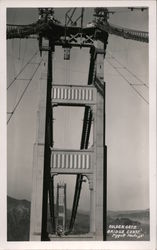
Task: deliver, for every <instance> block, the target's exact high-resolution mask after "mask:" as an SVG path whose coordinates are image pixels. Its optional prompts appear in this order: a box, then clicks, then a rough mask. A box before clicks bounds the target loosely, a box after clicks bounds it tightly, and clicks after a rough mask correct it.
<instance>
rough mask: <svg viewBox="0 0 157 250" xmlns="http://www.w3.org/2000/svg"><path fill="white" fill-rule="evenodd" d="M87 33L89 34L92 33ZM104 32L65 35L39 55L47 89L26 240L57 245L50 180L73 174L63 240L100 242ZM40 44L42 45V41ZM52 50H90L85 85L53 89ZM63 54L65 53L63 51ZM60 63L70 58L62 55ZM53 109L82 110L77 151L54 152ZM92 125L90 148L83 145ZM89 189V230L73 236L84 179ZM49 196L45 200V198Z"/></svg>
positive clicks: (103, 175)
mask: <svg viewBox="0 0 157 250" xmlns="http://www.w3.org/2000/svg"><path fill="white" fill-rule="evenodd" d="M91 31H92V32H91ZM107 39H108V33H106V32H100V31H99V30H98V29H95V28H93V29H92V30H91V29H87V32H83V31H82V30H81V31H80V29H78V31H77V32H75V33H73V31H72V30H71V31H70V30H68V29H67V31H66V37H64V39H63V40H62V39H61V37H59V40H57V41H54V40H53V38H52V37H51V36H50V37H49V38H48V41H49V45H48V46H47V47H45V46H43V44H42V42H43V41H42V38H41V40H40V50H41V52H42V51H43V50H44V51H45V50H46V51H48V72H47V86H45V85H43V84H42V86H41V101H40V104H39V111H38V116H39V119H38V133H37V141H36V143H35V146H34V166H33V191H32V192H33V193H32V203H31V223H30V224H31V226H30V240H42V241H43V240H44V241H45V240H57V236H56V225H55V224H56V221H55V211H54V177H55V176H56V175H58V174H75V175H77V182H76V187H75V195H74V202H73V208H72V216H71V220H70V225H69V230H68V231H67V235H66V236H64V237H62V239H63V240H67V239H68V240H70V239H72V240H83V239H84V240H104V239H105V230H106V147H105V83H104V56H105V50H106V45H107ZM41 41H42V42H41ZM55 46H62V47H63V48H64V50H66V49H67V52H70V49H72V48H73V47H80V48H83V47H89V51H90V65H89V76H88V82H87V83H86V85H80V84H79V82H78V84H77V85H70V84H69V85H54V83H53V72H52V57H53V53H55ZM65 52H66V51H65ZM65 59H69V58H68V56H67V55H65ZM58 106H73V107H84V110H85V111H84V121H83V128H82V138H81V146H80V150H74V149H71V150H64V149H63V150H58V149H55V148H54V147H53V110H54V108H56V109H57V107H58ZM92 122H93V138H94V139H93V146H92V147H91V148H88V141H89V136H90V132H91V124H92ZM84 176H86V177H87V179H88V182H89V190H90V231H89V233H88V234H86V235H77V236H76V237H74V235H72V228H73V225H74V222H75V217H76V213H77V207H78V202H79V197H80V192H81V185H82V180H83V177H84ZM48 194H49V195H48ZM48 196H49V197H50V215H51V221H52V225H53V233H54V234H52V235H50V233H49V232H48V231H47V209H48V208H47V206H48Z"/></svg>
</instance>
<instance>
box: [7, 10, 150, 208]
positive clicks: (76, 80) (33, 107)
mask: <svg viewBox="0 0 157 250" xmlns="http://www.w3.org/2000/svg"><path fill="white" fill-rule="evenodd" d="M114 10H116V11H117V12H116V13H115V14H114V15H111V17H110V20H109V21H110V22H111V23H112V24H116V25H121V26H124V27H128V28H133V29H137V30H144V31H147V30H148V12H147V11H143V12H142V11H133V12H132V11H128V9H127V8H116V9H115V8H114ZM55 13H56V18H58V19H59V20H62V19H63V13H65V10H63V9H56V11H55ZM92 13H93V10H91V9H88V10H86V11H85V17H86V18H85V21H84V25H86V24H87V22H89V21H91V20H92ZM37 19H38V11H37V9H9V11H8V15H7V22H8V23H15V24H25V23H26V24H27V23H31V22H34V21H36V20H37ZM7 49H8V50H7V67H8V85H9V83H10V82H11V81H12V79H14V77H15V76H16V75H17V73H18V72H19V71H20V69H21V68H22V67H23V65H25V63H26V62H27V61H28V60H29V58H30V57H31V56H32V55H33V53H35V51H37V50H38V42H37V41H36V40H35V39H33V40H30V39H23V40H19V39H13V40H8V41H7ZM63 54H64V51H63V49H62V48H56V50H55V53H54V56H53V71H54V73H53V74H54V82H55V83H58V84H62V83H65V84H66V83H67V84H68V83H70V84H86V83H87V79H88V65H89V50H88V49H78V48H75V49H74V48H73V49H72V50H71V60H70V61H64V60H63ZM111 55H112V56H114V57H115V58H116V59H118V61H119V62H120V63H121V64H122V65H124V66H125V67H126V68H125V69H124V68H122V65H120V64H119V63H118V62H117V61H116V60H115V59H114V58H111ZM46 58H47V57H46V55H45V57H44V60H45V61H46ZM40 60H41V58H40V57H39V54H38V55H37V56H36V57H34V59H33V62H39V61H40ZM111 64H112V65H113V66H114V67H116V69H115V68H113V67H112V65H111ZM36 67H37V65H36V64H30V65H28V67H27V68H26V70H25V71H24V72H23V73H22V74H21V75H20V76H19V78H20V79H29V78H30V77H31V75H32V74H33V72H34V70H35V68H36ZM126 69H128V70H129V71H131V72H133V74H134V76H133V74H131V73H129V72H128V71H127V70H126ZM116 70H118V71H120V72H121V74H122V75H123V77H122V76H121V75H120V74H119V73H118V72H117V71H116ZM40 78H41V68H39V70H38V71H37V73H36V75H35V77H34V78H33V81H32V82H31V85H30V86H29V88H28V89H27V91H26V93H25V95H24V97H23V99H22V102H21V103H20V105H19V107H18V109H17V110H16V112H15V114H14V115H13V116H12V118H11V120H10V122H9V124H8V195H10V196H12V197H15V198H18V199H28V200H30V199H31V181H32V162H33V144H34V142H35V137H36V127H37V124H36V112H37V110H38V101H39V85H40ZM124 78H126V79H127V80H128V81H129V82H131V83H133V84H139V83H141V81H139V80H137V78H139V79H141V80H142V81H143V82H144V83H146V84H148V44H145V43H142V42H137V41H131V40H125V39H123V38H119V37H116V36H114V35H110V36H109V41H108V46H107V55H106V59H105V62H104V80H105V82H106V84H107V90H106V98H107V100H106V143H107V147H108V156H107V159H108V209H112V210H131V209H145V208H148V207H149V194H148V193H149V182H148V181H149V166H148V139H149V138H148V118H149V117H148V116H149V114H148V108H149V105H148V103H146V102H145V101H144V100H143V99H142V98H141V97H140V96H139V95H138V94H137V92H136V91H135V90H133V88H131V87H130V86H129V84H128V82H127V81H126V80H125V79H124ZM27 83H28V81H26V80H25V81H24V80H18V81H16V82H15V84H13V85H12V86H11V87H10V88H9V89H8V91H7V93H8V107H7V110H8V111H12V109H13V107H14V105H15V104H16V103H17V101H18V100H19V97H20V95H21V93H22V91H23V89H24V87H25V86H26V84H27ZM135 88H136V90H137V91H138V92H139V93H140V94H141V95H142V96H143V97H144V98H145V100H147V101H149V100H148V88H147V87H145V86H142V87H141V86H135ZM8 118H9V116H8ZM54 118H55V120H54V143H55V147H60V148H79V145H80V136H81V125H82V119H83V110H82V109H80V108H77V109H75V110H74V108H69V109H67V108H58V109H56V111H55V113H54ZM63 118H64V119H63ZM90 143H92V138H91V139H90ZM64 181H68V183H67V193H68V204H67V205H68V207H70V206H71V204H72V196H73V192H72V191H71V190H74V181H75V178H73V179H72V178H69V179H67V178H66V179H64ZM88 206H89V195H88V184H87V183H84V184H83V192H82V195H81V200H80V209H87V207H88Z"/></svg>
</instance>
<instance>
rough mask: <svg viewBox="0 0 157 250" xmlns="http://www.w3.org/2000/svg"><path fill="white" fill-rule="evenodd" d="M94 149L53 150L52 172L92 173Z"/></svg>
mask: <svg viewBox="0 0 157 250" xmlns="http://www.w3.org/2000/svg"><path fill="white" fill-rule="evenodd" d="M93 156H94V151H92V150H58V149H52V151H51V174H53V173H69V174H70V173H71V174H75V173H92V172H93V166H92V165H93V164H92V163H93Z"/></svg>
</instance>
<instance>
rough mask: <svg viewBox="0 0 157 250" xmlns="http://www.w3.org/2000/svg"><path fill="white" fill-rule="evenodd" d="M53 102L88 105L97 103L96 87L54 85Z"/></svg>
mask: <svg viewBox="0 0 157 250" xmlns="http://www.w3.org/2000/svg"><path fill="white" fill-rule="evenodd" d="M51 96H52V104H53V103H55V104H60V105H64V104H65V105H66V104H69V105H70V104H73V105H77V104H78V106H79V105H86V104H89V105H90V104H95V103H96V89H95V88H94V86H81V85H80V86H78V85H77V86H76V85H53V86H52V95H51Z"/></svg>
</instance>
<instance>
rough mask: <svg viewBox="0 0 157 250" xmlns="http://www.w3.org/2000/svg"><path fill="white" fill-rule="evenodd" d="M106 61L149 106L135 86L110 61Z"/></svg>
mask: <svg viewBox="0 0 157 250" xmlns="http://www.w3.org/2000/svg"><path fill="white" fill-rule="evenodd" d="M106 61H107V62H108V64H110V65H111V66H112V68H113V69H115V70H116V71H117V72H118V73H119V75H120V76H121V77H122V78H123V79H124V80H125V81H126V82H127V83H128V84H129V86H130V87H132V89H133V90H134V91H135V92H136V93H137V94H138V95H139V96H140V97H141V98H142V99H143V101H145V102H146V103H147V104H149V102H148V101H147V100H146V99H145V97H144V96H143V95H142V94H141V93H140V92H139V91H138V90H137V89H136V88H135V86H134V84H132V83H131V82H130V81H128V79H127V78H126V77H125V76H124V75H123V74H122V73H121V72H120V71H119V70H118V68H116V67H115V66H114V65H113V64H112V63H111V62H110V61H109V60H107V59H106Z"/></svg>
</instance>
